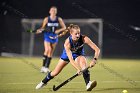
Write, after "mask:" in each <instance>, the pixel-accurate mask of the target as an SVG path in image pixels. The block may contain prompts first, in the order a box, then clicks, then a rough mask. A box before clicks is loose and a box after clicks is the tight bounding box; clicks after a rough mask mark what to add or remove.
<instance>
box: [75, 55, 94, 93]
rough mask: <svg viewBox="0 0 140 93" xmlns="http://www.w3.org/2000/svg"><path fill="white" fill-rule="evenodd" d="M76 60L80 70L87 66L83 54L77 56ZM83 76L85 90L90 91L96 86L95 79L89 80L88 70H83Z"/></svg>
mask: <svg viewBox="0 0 140 93" xmlns="http://www.w3.org/2000/svg"><path fill="white" fill-rule="evenodd" d="M76 62H77V63H78V64H79V66H80V67H81V68H82V70H83V69H85V68H86V67H87V60H86V58H85V57H84V56H79V57H77V58H76ZM83 78H84V80H85V83H86V89H87V91H91V90H92V89H93V88H94V87H95V86H96V81H90V72H89V70H85V71H84V72H83Z"/></svg>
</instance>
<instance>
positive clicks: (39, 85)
mask: <svg viewBox="0 0 140 93" xmlns="http://www.w3.org/2000/svg"><path fill="white" fill-rule="evenodd" d="M45 85H47V84H44V83H43V82H42V81H41V82H40V83H39V84H38V85H37V86H36V87H35V89H40V88H42V87H43V86H45Z"/></svg>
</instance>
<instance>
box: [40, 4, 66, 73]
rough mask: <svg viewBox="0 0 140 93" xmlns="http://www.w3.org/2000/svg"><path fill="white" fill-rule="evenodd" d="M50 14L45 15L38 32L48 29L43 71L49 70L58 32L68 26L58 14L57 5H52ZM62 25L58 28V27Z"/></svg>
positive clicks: (45, 33) (45, 38)
mask: <svg viewBox="0 0 140 93" xmlns="http://www.w3.org/2000/svg"><path fill="white" fill-rule="evenodd" d="M49 13H50V16H48V17H45V19H44V21H43V24H42V27H41V28H40V29H38V30H37V33H41V32H42V29H46V28H47V31H44V47H45V51H44V56H43V64H42V68H41V72H45V73H47V72H49V71H50V70H49V65H50V62H51V59H52V55H53V52H54V49H55V47H56V45H57V42H58V38H56V37H57V34H59V33H61V32H62V31H64V30H65V29H66V26H65V24H64V22H63V20H62V18H60V17H58V16H56V15H57V8H56V7H55V6H52V7H51V8H50V11H49ZM59 26H60V27H61V28H59V29H58V27H59Z"/></svg>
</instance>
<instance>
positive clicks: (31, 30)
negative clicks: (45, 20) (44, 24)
mask: <svg viewBox="0 0 140 93" xmlns="http://www.w3.org/2000/svg"><path fill="white" fill-rule="evenodd" d="M37 30H39V32H40V33H42V32H47V31H50V29H49V28H46V29H43V28H42V29H35V30H33V29H28V30H25V31H26V32H29V33H37Z"/></svg>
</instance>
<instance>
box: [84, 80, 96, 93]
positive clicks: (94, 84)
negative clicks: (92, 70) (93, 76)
mask: <svg viewBox="0 0 140 93" xmlns="http://www.w3.org/2000/svg"><path fill="white" fill-rule="evenodd" d="M96 85H97V81H89V83H88V84H87V86H86V89H87V91H91V90H92V89H93V88H94V87H96Z"/></svg>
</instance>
